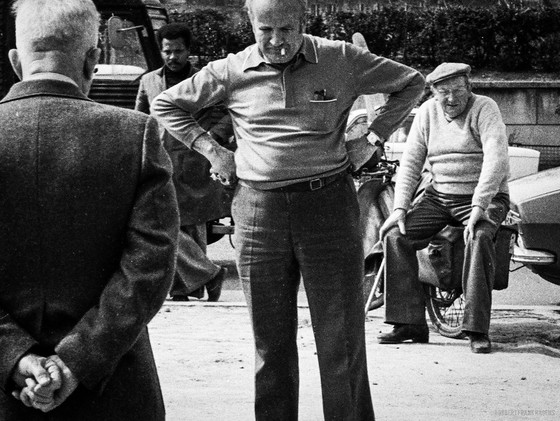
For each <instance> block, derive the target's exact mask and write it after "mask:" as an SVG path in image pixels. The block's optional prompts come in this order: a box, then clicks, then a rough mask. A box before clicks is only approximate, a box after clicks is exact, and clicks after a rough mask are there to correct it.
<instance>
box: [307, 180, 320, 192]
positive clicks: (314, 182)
mask: <svg viewBox="0 0 560 421" xmlns="http://www.w3.org/2000/svg"><path fill="white" fill-rule="evenodd" d="M323 186H324V183H323V180H321V179H320V178H316V179H314V180H311V181H310V182H309V188H310V189H311V191H314V190H319V189H320V188H322V187H323Z"/></svg>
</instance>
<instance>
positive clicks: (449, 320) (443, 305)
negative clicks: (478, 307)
mask: <svg viewBox="0 0 560 421" xmlns="http://www.w3.org/2000/svg"><path fill="white" fill-rule="evenodd" d="M423 287H424V293H425V295H426V308H427V309H428V315H429V316H430V321H431V322H432V325H433V326H434V327H435V328H436V330H437V331H438V332H439V333H440V334H441V335H443V336H447V337H448V338H454V339H461V338H464V337H465V334H464V333H463V332H462V331H461V326H462V324H463V315H464V313H465V300H464V298H463V292H462V291H461V290H460V289H453V290H450V291H444V290H441V289H439V288H437V287H435V286H433V285H428V284H424V285H423Z"/></svg>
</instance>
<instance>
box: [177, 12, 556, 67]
mask: <svg viewBox="0 0 560 421" xmlns="http://www.w3.org/2000/svg"><path fill="white" fill-rule="evenodd" d="M171 19H172V20H174V21H184V22H187V23H189V24H190V25H191V27H192V29H193V32H194V34H195V35H196V38H197V40H198V43H197V46H196V49H195V51H194V52H195V54H197V55H199V56H200V58H201V64H204V62H206V61H208V60H213V59H217V58H221V57H224V56H225V55H226V54H227V53H230V52H237V51H239V50H241V49H243V48H244V47H246V46H247V45H250V44H251V43H253V42H254V38H253V34H252V31H251V26H250V25H249V22H248V21H246V20H242V21H241V22H239V21H235V20H233V19H231V18H230V17H228V16H227V15H224V14H221V13H219V12H216V11H208V10H204V11H202V10H200V11H196V12H192V13H182V14H178V13H176V14H173V15H171ZM307 32H308V33H310V34H313V35H318V36H321V37H326V38H331V39H340V40H346V41H350V42H351V39H352V34H353V33H354V32H361V33H362V34H363V35H364V37H365V39H366V41H367V43H368V46H369V48H370V50H371V51H373V52H374V53H376V54H378V55H382V56H384V57H388V58H392V59H394V60H397V61H400V62H402V63H405V64H408V65H410V66H413V67H418V68H426V69H429V68H433V67H435V66H437V65H438V64H439V63H441V62H443V61H461V62H466V63H469V64H470V65H471V66H472V67H473V68H474V69H486V70H496V71H506V72H507V71H545V72H552V71H558V70H560V9H558V8H524V7H520V6H517V7H513V6H508V5H504V6H500V7H497V8H477V9H473V8H466V7H446V8H433V9H432V8H430V9H410V8H409V9H404V8H396V7H385V8H382V9H380V10H377V11H374V12H372V13H368V14H363V13H360V14H352V13H344V12H341V13H335V14H331V15H324V16H310V17H309V18H308V24H307Z"/></svg>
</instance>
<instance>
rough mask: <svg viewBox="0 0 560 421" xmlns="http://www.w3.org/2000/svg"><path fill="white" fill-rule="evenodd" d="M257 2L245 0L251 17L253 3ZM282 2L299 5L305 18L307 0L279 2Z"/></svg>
mask: <svg viewBox="0 0 560 421" xmlns="http://www.w3.org/2000/svg"><path fill="white" fill-rule="evenodd" d="M254 1H255V0H245V9H247V13H249V16H252V9H253V2H254ZM278 1H280V2H283V3H284V2H287V1H291V2H292V3H297V4H298V5H299V7H300V9H301V15H302V16H304V15H305V12H306V11H307V0H278Z"/></svg>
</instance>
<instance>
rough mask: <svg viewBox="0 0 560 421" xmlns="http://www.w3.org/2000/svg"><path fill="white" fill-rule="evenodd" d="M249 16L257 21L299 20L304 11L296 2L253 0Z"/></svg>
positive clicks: (290, 0) (293, 0) (292, 0)
mask: <svg viewBox="0 0 560 421" xmlns="http://www.w3.org/2000/svg"><path fill="white" fill-rule="evenodd" d="M249 14H250V15H252V16H253V17H254V18H257V19H259V20H263V19H267V20H275V21H280V20H294V19H295V20H300V19H301V18H303V16H304V15H305V10H304V9H303V8H302V5H301V3H300V2H299V1H296V0H284V1H282V0H253V1H252V2H251V6H250V9H249Z"/></svg>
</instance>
